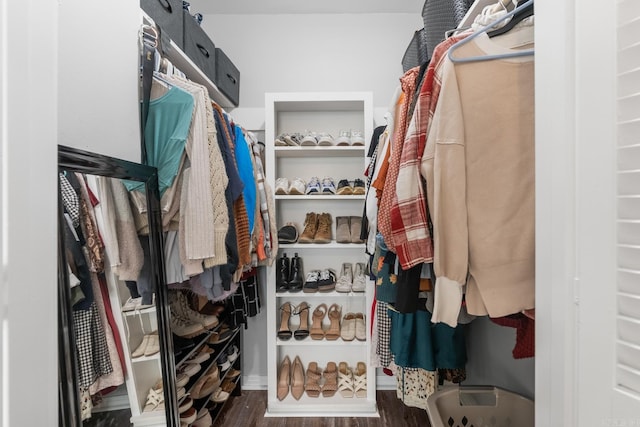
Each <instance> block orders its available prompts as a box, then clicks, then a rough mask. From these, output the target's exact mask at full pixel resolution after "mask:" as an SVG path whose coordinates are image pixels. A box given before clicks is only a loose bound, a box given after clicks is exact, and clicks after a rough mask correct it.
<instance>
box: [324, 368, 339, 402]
mask: <svg viewBox="0 0 640 427" xmlns="http://www.w3.org/2000/svg"><path fill="white" fill-rule="evenodd" d="M322 376H323V377H324V385H323V386H322V397H332V396H333V395H334V394H336V391H337V390H338V368H337V366H336V363H335V362H328V363H327V368H326V369H325V370H324V372H323V373H322Z"/></svg>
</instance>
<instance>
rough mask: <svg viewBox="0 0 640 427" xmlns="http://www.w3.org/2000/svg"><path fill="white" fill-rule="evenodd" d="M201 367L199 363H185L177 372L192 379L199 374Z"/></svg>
mask: <svg viewBox="0 0 640 427" xmlns="http://www.w3.org/2000/svg"><path fill="white" fill-rule="evenodd" d="M201 369H202V366H201V365H200V364H199V363H191V362H187V363H185V364H184V365H182V366H181V367H180V369H179V370H178V372H180V373H183V374H185V375H186V376H188V377H189V378H191V377H193V376H194V375H195V374H197V373H198V372H200V370H201Z"/></svg>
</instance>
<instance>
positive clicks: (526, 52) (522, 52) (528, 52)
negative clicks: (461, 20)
mask: <svg viewBox="0 0 640 427" xmlns="http://www.w3.org/2000/svg"><path fill="white" fill-rule="evenodd" d="M530 6H531V9H532V10H533V0H527V1H526V2H525V3H524V4H522V5H519V6H518V7H516V8H515V9H513V10H512V11H511V12H509V13H507V14H506V15H504V16H503V17H502V18H500V19H498V20H496V21H494V22H492V23H491V24H489V25H487V26H485V27H484V28H481V29H480V30H478V31H476V32H475V33H473V34H471V35H470V36H469V37H466V38H464V39H463V40H460V41H459V42H457V43H456V44H454V45H453V46H451V47H450V48H449V51H448V52H447V56H448V57H449V60H450V61H451V62H453V63H456V64H461V63H465V62H478V61H490V60H493V59H505V58H517V57H522V56H529V55H533V54H534V52H535V50H534V49H528V50H519V51H515V52H510V53H502V54H497V55H483V56H470V57H466V58H456V57H454V56H453V53H454V52H455V51H456V50H457V49H458V48H460V47H461V46H463V45H465V44H467V43H469V42H470V41H471V40H473V39H475V38H476V37H478V36H479V35H480V34H482V33H485V32H487V31H488V30H490V29H492V28H494V27H495V26H496V25H497V24H499V23H501V22H503V21H506V20H507V19H509V18H511V17H513V16H514V15H515V14H516V13H519V12H522V11H524V10H525V9H526V8H528V7H530ZM514 25H515V24H514Z"/></svg>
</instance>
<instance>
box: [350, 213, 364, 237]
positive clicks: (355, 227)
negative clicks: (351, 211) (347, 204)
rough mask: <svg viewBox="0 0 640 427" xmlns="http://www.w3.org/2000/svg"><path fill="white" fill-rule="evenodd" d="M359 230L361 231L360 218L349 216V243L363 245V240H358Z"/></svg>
mask: <svg viewBox="0 0 640 427" xmlns="http://www.w3.org/2000/svg"><path fill="white" fill-rule="evenodd" d="M361 229H362V217H359V216H350V217H349V231H350V233H351V243H364V240H362V239H361V238H360V231H361Z"/></svg>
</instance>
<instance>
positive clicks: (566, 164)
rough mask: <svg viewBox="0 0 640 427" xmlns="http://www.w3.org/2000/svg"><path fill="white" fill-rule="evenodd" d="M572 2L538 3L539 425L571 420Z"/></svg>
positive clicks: (573, 314)
mask: <svg viewBox="0 0 640 427" xmlns="http://www.w3.org/2000/svg"><path fill="white" fill-rule="evenodd" d="M573 3H574V1H573V0H565V1H560V2H539V3H538V5H537V6H536V35H535V46H536V47H535V49H536V70H535V73H536V74H535V75H536V81H535V87H536V112H535V114H536V373H535V376H536V380H535V382H536V384H535V390H536V425H537V426H558V425H563V426H572V425H575V424H574V420H575V414H574V411H575V399H576V394H577V393H576V390H575V388H574V384H575V378H576V374H575V369H576V368H575V363H574V361H575V350H576V344H575V335H576V313H577V310H576V308H575V306H574V304H573V299H574V295H573V288H574V281H573V278H574V275H575V250H576V249H575V197H576V189H575V144H576V137H575V128H574V127H575V114H574V111H575V103H576V99H575V98H576V95H575V87H574V85H575V71H576V64H575V33H574V27H573V24H574V19H575V18H576V17H575V14H574V4H573ZM546 29H548V31H545V30H546Z"/></svg>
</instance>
